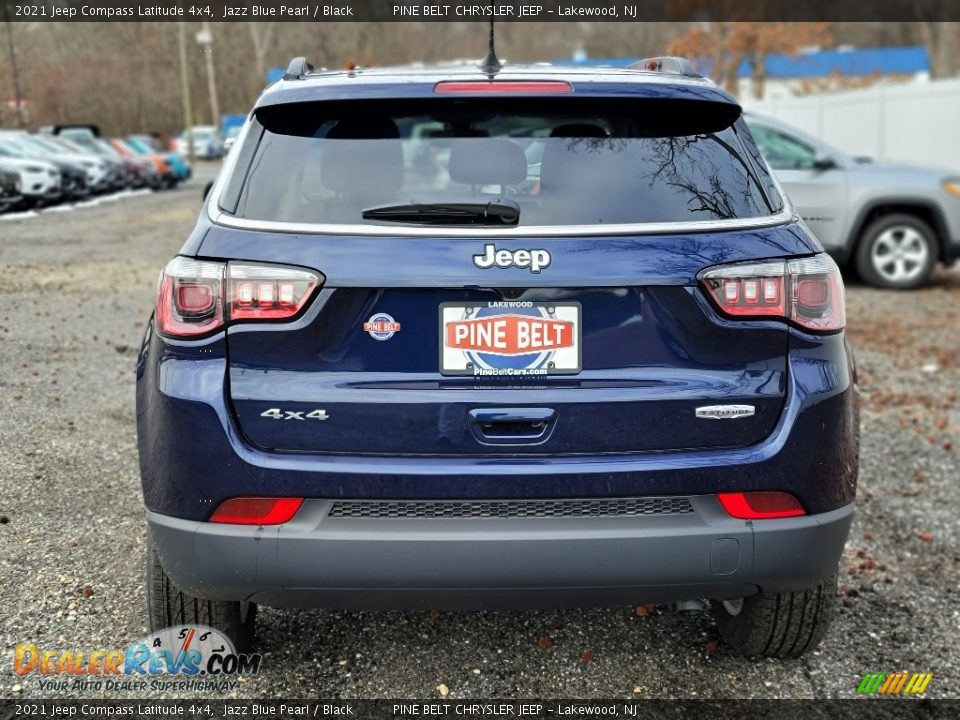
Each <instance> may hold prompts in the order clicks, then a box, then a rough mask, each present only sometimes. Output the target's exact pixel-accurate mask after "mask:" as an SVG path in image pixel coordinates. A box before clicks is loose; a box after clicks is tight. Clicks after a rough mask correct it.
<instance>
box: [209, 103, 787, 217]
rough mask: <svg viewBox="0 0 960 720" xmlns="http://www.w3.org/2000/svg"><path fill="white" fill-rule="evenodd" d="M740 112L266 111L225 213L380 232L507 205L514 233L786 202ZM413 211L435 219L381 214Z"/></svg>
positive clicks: (228, 193) (765, 210) (438, 107)
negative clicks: (450, 211)
mask: <svg viewBox="0 0 960 720" xmlns="http://www.w3.org/2000/svg"><path fill="white" fill-rule="evenodd" d="M738 117H739V108H737V107H736V106H733V105H726V104H719V103H709V102H703V101H671V100H662V99H658V100H637V101H623V100H618V101H603V100H595V99H584V98H580V99H577V100H573V99H565V100H564V101H561V102H557V101H556V100H554V99H544V100H539V101H537V102H533V101H530V100H526V101H509V100H506V99H497V100H495V101H491V100H490V99H484V100H447V99H444V100H434V99H430V100H419V101H395V102H391V103H384V102H382V101H366V102H364V101H354V102H350V103H344V102H326V103H301V104H295V105H278V106H270V107H267V108H262V109H261V110H259V111H258V112H257V113H256V116H255V119H254V120H253V122H254V127H253V128H252V129H251V132H249V133H248V134H247V139H246V142H245V147H244V148H243V149H242V151H241V153H240V154H239V155H238V166H237V167H236V169H235V171H234V174H233V176H232V178H231V180H230V181H229V182H228V184H227V188H226V190H225V192H224V194H223V196H222V197H221V208H222V209H224V210H225V211H226V212H229V213H232V214H235V215H236V216H238V217H242V218H246V219H256V220H269V221H281V222H295V223H311V224H314V223H315V224H336V225H358V224H359V225H387V226H396V225H398V224H402V225H417V224H437V223H441V224H447V225H457V224H461V221H459V220H457V219H456V217H455V216H452V217H446V216H443V215H442V213H440V212H438V211H437V208H440V209H441V210H442V209H443V208H449V207H451V206H457V207H468V208H475V207H480V208H482V207H483V206H484V205H485V204H487V203H494V204H498V205H499V206H503V205H507V206H509V207H510V208H515V210H516V212H517V213H518V217H515V218H514V219H513V222H515V224H516V225H518V226H520V227H523V226H562V225H604V224H621V223H628V224H629V223H664V222H666V223H670V222H688V221H703V220H727V219H737V218H755V217H763V216H768V215H771V214H774V213H776V212H777V211H779V210H780V209H781V200H780V198H779V195H778V194H777V193H776V192H775V191H774V192H772V191H771V190H772V188H773V187H774V186H773V184H772V183H771V181H770V178H769V176H768V175H767V172H766V169H765V167H764V165H763V163H762V162H758V161H757V159H756V158H754V157H751V155H752V153H751V152H750V151H749V150H750V149H752V142H749V137H747V138H746V139H747V141H748V143H747V145H746V146H745V144H744V142H743V139H742V138H741V135H742V134H743V133H745V132H746V131H745V128H744V126H743V123H742V122H737V119H738ZM754 154H755V153H754ZM410 207H415V208H417V210H418V212H419V211H420V210H421V209H422V208H427V209H428V210H431V211H433V212H431V213H430V214H424V215H423V217H420V216H419V215H418V216H417V217H415V218H412V217H411V216H410V213H409V212H406V213H404V212H401V213H398V214H396V218H397V219H396V220H395V219H385V217H386V216H390V214H391V212H390V211H391V210H395V209H397V208H407V209H409V208H410ZM371 210H374V212H370V211H371ZM378 210H381V211H382V210H386V212H378ZM365 214H368V215H371V216H373V217H368V218H364V215H365ZM438 218H439V219H438ZM463 224H477V220H476V218H473V219H472V220H471V221H467V220H464V221H463ZM480 224H484V221H482V220H481V221H480Z"/></svg>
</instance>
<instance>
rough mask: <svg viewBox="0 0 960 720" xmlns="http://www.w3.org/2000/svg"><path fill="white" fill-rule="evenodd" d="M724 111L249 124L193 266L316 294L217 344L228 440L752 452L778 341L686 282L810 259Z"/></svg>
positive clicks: (778, 333)
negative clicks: (232, 422) (246, 268)
mask: <svg viewBox="0 0 960 720" xmlns="http://www.w3.org/2000/svg"><path fill="white" fill-rule="evenodd" d="M738 114H739V108H737V107H736V106H735V105H732V104H724V103H718V102H706V101H697V102H694V101H677V100H656V101H650V100H631V101H625V100H617V101H605V100H597V99H596V98H594V99H593V101H592V102H590V103H586V104H585V103H584V102H582V98H576V97H563V98H559V97H549V98H540V99H538V100H537V101H536V102H531V101H530V100H529V99H525V98H519V99H518V98H500V99H496V100H495V99H491V98H483V99H478V98H474V97H466V98H463V99H460V100H458V101H457V102H453V101H451V100H450V99H444V100H443V101H440V100H437V99H434V98H430V99H424V100H417V101H396V102H391V103H377V102H370V101H367V102H353V103H350V102H335V103H332V102H328V103H300V104H298V105H296V106H282V105H281V106H271V107H267V108H263V109H262V110H261V111H258V112H257V114H256V117H255V119H254V120H253V121H252V124H251V126H250V128H249V129H248V132H247V134H246V138H245V141H244V145H243V147H242V148H240V153H238V159H237V163H238V167H237V168H236V169H235V170H234V171H233V173H232V175H231V177H230V180H229V181H228V182H227V183H226V185H225V187H224V189H223V190H222V191H221V192H220V193H219V198H215V199H214V202H219V207H220V209H222V210H223V211H224V212H223V214H222V215H221V217H220V223H219V224H218V225H216V226H213V227H212V228H211V229H210V231H209V232H208V234H207V236H206V238H205V239H204V241H203V244H202V247H201V250H200V254H202V255H203V256H206V257H210V258H233V259H235V261H243V262H244V263H246V264H250V263H253V264H257V263H276V264H282V265H286V266H293V267H297V268H301V269H308V270H310V271H313V272H315V273H316V274H317V275H318V276H320V277H321V280H320V282H319V283H318V285H320V287H318V289H317V290H316V291H315V295H314V297H313V299H312V301H311V302H310V303H309V304H308V305H307V307H306V308H305V309H304V310H303V311H302V312H301V313H300V314H299V315H298V316H297V317H296V318H295V319H293V320H292V321H289V320H288V321H283V322H275V321H271V320H270V318H269V317H266V316H265V320H264V322H246V323H243V324H237V325H234V326H233V327H231V329H230V332H229V334H228V343H227V344H228V358H229V392H230V399H231V401H232V405H233V409H234V411H235V413H236V418H237V421H238V423H239V426H240V428H241V430H242V432H243V434H244V435H245V436H246V437H247V439H248V440H249V441H250V442H252V443H253V444H255V445H257V446H260V447H263V448H267V449H271V450H275V451H296V452H315V453H348V454H388V455H396V454H402V455H472V456H476V455H491V456H493V455H498V454H501V455H503V454H510V455H564V454H600V453H630V452H650V451H668V450H679V449H693V448H726V447H737V446H744V445H751V444H755V443H757V442H759V441H760V440H762V439H763V438H764V437H766V436H768V435H769V434H770V433H771V432H772V431H773V429H774V427H775V425H776V424H777V422H778V419H779V417H780V414H781V411H782V408H783V405H784V400H785V389H786V385H787V383H786V372H787V366H786V355H787V342H788V333H787V330H786V326H785V325H784V324H783V323H778V322H771V321H768V322H761V323H750V324H745V323H742V322H731V321H728V320H722V319H720V317H719V316H718V314H717V313H716V311H715V310H714V308H713V307H712V305H711V303H710V301H709V299H708V298H707V297H706V295H705V294H704V293H703V292H702V291H701V290H700V289H699V288H698V287H697V274H698V272H700V271H701V270H703V269H704V268H707V267H711V266H714V265H720V264H724V263H730V262H734V261H738V260H753V259H758V258H772V257H783V256H786V255H793V254H798V253H807V252H810V249H811V248H810V247H809V244H808V242H807V240H806V237H805V236H804V235H803V234H801V233H799V232H797V230H796V228H791V227H775V225H776V223H774V222H771V221H770V217H771V216H775V215H777V213H778V212H779V211H780V210H781V209H782V207H781V205H780V203H781V200H780V198H779V194H778V193H776V192H775V191H774V190H773V189H772V188H771V185H770V180H769V177H768V176H767V175H766V172H765V170H764V167H763V165H762V163H760V162H758V161H757V158H756V156H755V148H753V146H752V141H750V139H749V137H745V135H744V134H745V133H746V130H745V128H744V126H743V125H742V122H739V121H737V117H738ZM691 118H693V119H691ZM752 151H754V152H752ZM263 222H269V223H271V225H270V227H271V229H272V230H274V231H267V230H257V229H254V228H256V227H257V226H259V225H262V223H263ZM231 224H232V225H234V226H244V227H225V226H229V225H231ZM743 224H747V225H751V226H754V227H752V229H751V230H750V231H749V232H743V231H741V230H738V229H734V226H737V225H743ZM765 225H766V226H768V227H764V226H765ZM275 230H280V232H276V231H275ZM253 286H254V288H256V287H257V286H258V283H256V282H254V285H253ZM265 292H267V293H268V297H267V300H268V301H269V299H270V297H274V296H275V295H276V293H277V292H279V285H274V286H273V287H272V288H269V289H266V290H265ZM254 293H256V290H254ZM247 300H248V301H250V302H252V304H253V305H254V306H256V304H257V302H258V299H257V297H256V296H254V297H253V298H252V300H251V299H250V298H249V297H247ZM714 406H722V408H729V407H730V406H743V407H749V408H750V411H749V412H747V411H742V412H741V411H736V412H737V413H738V414H741V415H742V416H741V417H736V418H726V419H724V420H722V421H718V420H717V418H716V417H714V416H711V410H710V408H714ZM703 408H708V411H707V412H706V413H699V414H698V409H700V410H702V409H703ZM714 409H715V408H714ZM720 412H721V413H722V412H723V411H722V409H721V411H720ZM713 415H716V412H714V413H713Z"/></svg>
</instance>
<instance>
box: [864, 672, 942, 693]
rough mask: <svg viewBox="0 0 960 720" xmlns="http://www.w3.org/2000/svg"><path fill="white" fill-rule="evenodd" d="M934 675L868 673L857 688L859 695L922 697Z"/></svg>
mask: <svg viewBox="0 0 960 720" xmlns="http://www.w3.org/2000/svg"><path fill="white" fill-rule="evenodd" d="M932 679H933V673H912V672H907V671H904V672H896V673H867V674H866V675H864V676H863V679H862V680H861V681H860V684H859V685H858V686H857V695H922V694H923V693H925V692H926V690H927V685H929V684H930V681H931V680H932Z"/></svg>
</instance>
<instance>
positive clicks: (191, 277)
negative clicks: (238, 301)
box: [154, 257, 224, 338]
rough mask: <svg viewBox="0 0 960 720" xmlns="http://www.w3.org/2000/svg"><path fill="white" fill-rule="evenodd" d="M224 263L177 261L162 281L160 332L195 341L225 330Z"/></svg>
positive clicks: (172, 264) (161, 278) (159, 295)
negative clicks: (202, 336) (203, 336)
mask: <svg viewBox="0 0 960 720" xmlns="http://www.w3.org/2000/svg"><path fill="white" fill-rule="evenodd" d="M223 270H224V265H223V263H215V262H206V261H204V260H191V259H190V258H184V257H176V258H174V259H173V260H171V261H170V262H169V263H168V264H167V267H166V269H165V270H164V271H163V275H161V277H160V288H159V290H158V292H157V310H156V312H155V313H154V317H155V318H156V322H157V330H158V331H159V332H160V333H161V334H163V335H167V336H169V337H176V338H191V337H198V336H201V335H206V334H208V333H211V332H214V331H216V330H219V329H220V328H222V327H223V291H222V287H223Z"/></svg>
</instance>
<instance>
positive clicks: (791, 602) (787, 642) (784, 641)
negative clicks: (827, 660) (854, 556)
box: [713, 574, 837, 658]
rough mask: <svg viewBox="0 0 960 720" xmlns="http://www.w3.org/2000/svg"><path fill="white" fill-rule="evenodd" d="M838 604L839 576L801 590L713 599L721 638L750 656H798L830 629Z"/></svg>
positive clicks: (811, 646)
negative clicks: (739, 597)
mask: <svg viewBox="0 0 960 720" xmlns="http://www.w3.org/2000/svg"><path fill="white" fill-rule="evenodd" d="M836 605H837V576H836V574H834V575H831V576H830V577H828V578H827V579H825V580H824V581H823V582H821V583H820V584H819V585H816V586H815V587H812V588H810V589H809V590H802V591H799V592H784V593H759V594H758V595H751V596H750V597H747V598H742V599H740V600H725V601H719V600H714V601H713V617H714V619H715V620H716V621H717V626H718V627H719V628H720V637H722V638H723V640H724V641H725V642H726V643H727V644H728V645H730V646H731V647H733V648H734V649H735V650H737V651H738V652H740V653H742V654H743V655H746V656H747V657H768V658H797V657H800V656H801V655H803V654H804V653H806V652H808V651H810V650H813V649H814V648H815V647H817V645H819V644H820V641H821V640H822V639H823V636H824V635H825V634H826V632H827V628H828V627H829V626H830V623H831V621H832V620H833V615H834V612H835V610H836Z"/></svg>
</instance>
